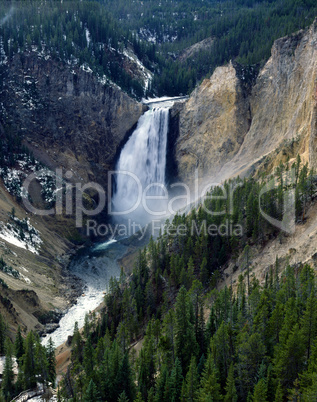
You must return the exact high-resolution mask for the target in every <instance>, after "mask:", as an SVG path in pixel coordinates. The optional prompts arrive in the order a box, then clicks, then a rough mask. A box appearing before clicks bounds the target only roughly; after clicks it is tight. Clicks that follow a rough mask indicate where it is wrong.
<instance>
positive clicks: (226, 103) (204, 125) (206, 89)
mask: <svg viewBox="0 0 317 402" xmlns="http://www.w3.org/2000/svg"><path fill="white" fill-rule="evenodd" d="M316 107H317V21H315V22H314V24H313V25H312V26H311V27H310V28H309V29H307V30H305V31H299V32H297V33H295V34H294V35H291V36H288V37H284V38H281V39H278V40H277V41H275V43H274V45H273V48H272V55H271V58H270V59H269V60H268V62H267V63H266V64H265V66H264V67H263V68H262V70H261V71H260V73H259V75H258V77H257V80H256V83H255V85H254V87H253V89H252V91H251V94H250V95H249V96H243V91H242V90H241V77H240V79H238V77H237V74H236V73H235V69H234V68H233V66H232V65H231V64H229V65H228V66H226V67H221V68H217V69H216V70H215V72H214V74H213V75H212V76H211V78H210V80H205V81H204V82H203V83H202V84H201V86H200V87H199V88H198V89H196V90H195V91H194V93H193V94H192V95H191V97H190V99H189V101H188V102H187V104H186V105H185V106H184V109H183V110H182V111H181V113H180V136H179V138H178V141H177V144H176V155H177V161H178V171H179V176H180V178H181V179H182V180H184V181H185V182H187V183H189V184H190V183H191V181H192V175H193V171H194V170H195V169H196V168H198V169H199V176H201V177H203V178H205V179H206V180H208V181H210V180H212V181H215V180H216V181H221V180H223V179H225V178H228V177H230V176H232V175H236V174H241V175H243V174H248V173H250V170H252V168H253V167H254V166H255V165H256V164H257V163H258V162H259V161H261V160H263V159H264V158H265V157H266V156H267V155H269V154H270V153H271V152H273V151H275V150H276V149H277V148H278V147H283V145H284V144H287V142H289V141H295V140H296V141H297V142H299V152H300V154H301V156H302V159H303V161H307V162H309V164H310V166H314V167H317V115H316Z"/></svg>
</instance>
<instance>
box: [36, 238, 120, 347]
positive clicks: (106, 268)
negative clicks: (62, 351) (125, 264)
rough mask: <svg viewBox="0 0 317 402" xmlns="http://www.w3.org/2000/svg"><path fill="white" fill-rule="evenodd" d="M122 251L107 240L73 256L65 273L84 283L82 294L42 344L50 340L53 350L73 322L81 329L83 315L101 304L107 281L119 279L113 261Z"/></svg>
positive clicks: (68, 332)
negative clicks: (70, 273) (112, 278)
mask: <svg viewBox="0 0 317 402" xmlns="http://www.w3.org/2000/svg"><path fill="white" fill-rule="evenodd" d="M125 250H126V246H124V245H122V244H121V243H120V242H117V241H116V240H109V241H107V242H103V243H97V244H96V245H95V246H94V247H91V248H87V249H85V250H81V251H80V253H78V254H77V255H76V256H75V257H74V259H73V260H72V262H71V264H70V266H69V270H70V271H71V272H72V273H73V274H74V275H76V276H77V277H79V278H80V279H82V281H83V282H84V283H85V287H84V290H83V294H82V296H80V297H79V298H78V299H77V303H76V304H74V305H73V306H72V307H70V308H69V310H68V311H67V312H66V314H65V315H64V316H63V317H62V318H61V320H60V322H59V325H60V326H59V328H57V329H56V330H55V331H54V332H52V333H51V334H49V335H47V336H46V337H44V338H43V339H42V343H43V345H47V343H48V341H49V339H50V338H52V341H53V342H54V345H55V347H56V346H59V345H61V344H62V343H63V342H65V341H66V340H67V338H68V336H69V335H72V334H73V331H74V325H75V322H76V321H77V322H78V326H79V328H81V327H83V325H84V321H85V315H86V313H89V312H90V311H93V310H94V309H96V308H97V307H98V306H99V305H100V304H101V303H102V301H103V298H104V296H105V293H106V291H107V289H108V284H109V280H110V278H111V277H115V278H118V277H119V276H120V267H119V265H118V262H117V260H118V258H120V257H122V256H123V254H124V252H125Z"/></svg>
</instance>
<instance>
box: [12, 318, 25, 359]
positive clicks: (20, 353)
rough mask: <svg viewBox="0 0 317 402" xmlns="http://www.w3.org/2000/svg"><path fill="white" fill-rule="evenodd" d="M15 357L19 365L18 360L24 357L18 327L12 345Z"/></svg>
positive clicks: (21, 338)
mask: <svg viewBox="0 0 317 402" xmlns="http://www.w3.org/2000/svg"><path fill="white" fill-rule="evenodd" d="M14 349H15V357H16V358H17V361H18V363H19V359H20V358H21V357H22V356H23V355H24V339H23V337H22V334H21V328H20V325H19V327H18V331H17V335H16V338H15V343H14Z"/></svg>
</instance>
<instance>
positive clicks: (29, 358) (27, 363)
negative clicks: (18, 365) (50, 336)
mask: <svg viewBox="0 0 317 402" xmlns="http://www.w3.org/2000/svg"><path fill="white" fill-rule="evenodd" d="M22 360H23V365H22V373H23V383H24V387H25V389H29V388H33V387H35V386H36V374H37V372H36V363H37V362H36V356H35V337H34V334H33V332H32V331H31V332H29V333H28V335H27V337H26V340H25V354H24V355H23V357H22Z"/></svg>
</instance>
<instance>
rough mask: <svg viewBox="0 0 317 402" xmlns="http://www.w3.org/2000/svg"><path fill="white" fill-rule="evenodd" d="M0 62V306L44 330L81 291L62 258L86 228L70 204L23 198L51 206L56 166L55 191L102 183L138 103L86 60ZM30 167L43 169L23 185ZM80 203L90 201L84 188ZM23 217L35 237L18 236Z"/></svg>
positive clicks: (34, 56) (21, 57)
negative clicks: (27, 203)
mask: <svg viewBox="0 0 317 402" xmlns="http://www.w3.org/2000/svg"><path fill="white" fill-rule="evenodd" d="M2 56H3V55H2ZM129 57H132V56H129ZM0 70H1V71H0V73H1V87H0V91H1V115H0V138H1V149H0V165H1V166H0V168H1V169H0V174H1V178H2V184H1V188H0V215H1V216H0V221H1V228H0V241H1V247H0V258H3V264H4V266H3V268H4V269H2V270H1V269H0V279H1V280H3V281H4V287H3V285H1V284H0V287H1V300H0V310H1V313H2V314H3V316H4V317H5V318H6V321H7V323H8V325H9V329H10V333H11V334H12V333H13V332H14V331H15V330H16V328H17V325H18V324H20V325H21V326H22V328H23V329H27V330H31V329H36V330H37V331H39V332H43V331H44V326H45V325H46V324H49V325H48V326H47V328H46V329H48V330H50V329H51V328H53V327H54V325H55V324H56V323H57V322H58V319H59V317H60V314H61V311H63V310H65V309H66V308H67V307H68V306H69V304H71V303H73V302H74V300H75V297H76V296H77V295H78V294H81V283H80V282H79V281H78V280H77V279H75V278H72V276H71V274H70V273H69V272H68V271H67V269H66V267H67V264H68V262H69V258H70V256H71V254H70V252H71V251H72V250H73V249H74V248H76V247H78V245H80V244H83V243H84V242H85V241H86V240H87V236H86V234H85V233H84V231H81V232H80V231H79V230H78V229H77V228H76V227H75V216H74V212H73V213H72V214H65V213H64V214H63V215H55V214H54V215H50V216H39V215H36V214H30V212H29V211H28V210H26V209H25V207H24V203H23V199H25V197H29V199H30V200H31V204H32V205H33V206H35V207H37V208H41V209H44V210H45V209H48V208H52V207H54V206H55V202H56V199H57V198H56V197H57V196H58V195H57V188H56V185H55V180H56V177H57V176H56V175H55V169H57V168H58V169H61V170H60V172H62V173H61V175H62V178H60V179H58V180H62V182H61V185H62V187H63V188H64V190H61V189H59V191H62V192H63V191H65V189H66V185H68V186H74V185H75V184H76V183H79V184H80V185H83V184H85V183H88V182H90V181H94V182H97V183H98V184H100V185H102V186H103V188H104V189H105V191H107V171H108V170H109V169H110V168H111V167H112V166H113V163H114V160H115V157H116V153H117V152H118V149H119V148H120V146H121V145H122V143H123V141H124V140H125V138H126V136H127V133H128V132H129V131H130V130H131V128H132V127H133V126H134V125H135V123H136V122H137V120H138V118H139V116H140V115H141V114H142V113H143V111H144V109H145V107H144V106H142V105H141V104H139V103H138V102H136V101H135V100H133V99H131V98H130V97H129V96H128V95H127V94H125V93H124V92H123V91H122V90H121V89H120V88H119V87H118V86H117V85H115V84H113V83H112V82H110V81H109V80H106V79H103V80H102V79H100V78H98V76H97V75H95V74H93V73H92V72H91V70H90V69H89V68H88V66H85V65H82V66H81V67H79V66H77V67H76V66H70V65H67V64H66V63H64V62H62V61H60V60H59V61H58V60H56V59H54V58H52V57H50V56H47V55H46V56H44V55H43V54H40V53H39V52H38V51H36V50H34V51H25V52H23V53H20V54H16V55H14V56H13V57H12V58H6V57H2V59H1V65H0ZM33 172H35V173H36V172H41V173H40V175H41V177H40V178H39V180H37V181H33V182H32V183H31V186H30V187H29V189H28V193H27V194H25V193H24V190H23V189H22V183H23V181H24V179H25V178H26V177H27V176H28V175H29V174H31V173H33ZM59 174H60V173H59ZM69 188H71V187H69ZM72 194H73V195H74V194H75V193H74V191H73V193H72ZM62 199H63V195H62ZM85 202H87V204H85V205H86V207H87V208H90V207H92V206H93V205H94V200H93V199H91V198H90V197H89V195H87V196H85ZM63 207H64V208H65V199H64V204H63ZM12 208H14V211H15V212H14V214H15V215H14V216H15V218H12V210H13V209H12ZM64 212H65V209H64ZM105 212H106V211H105ZM28 218H30V225H31V226H30V228H34V230H36V231H38V238H39V243H38V244H34V245H33V244H30V243H29V244H28V242H27V241H26V240H25V239H24V236H27V235H28V234H27V231H28V230H27V229H26V224H25V221H24V220H25V219H28ZM14 219H17V220H14ZM10 225H11V226H10ZM12 225H13V226H12ZM30 230H31V231H32V230H33V229H30ZM22 232H23V233H24V234H23V233H22ZM21 233H22V234H21ZM25 233H26V234H25Z"/></svg>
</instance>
